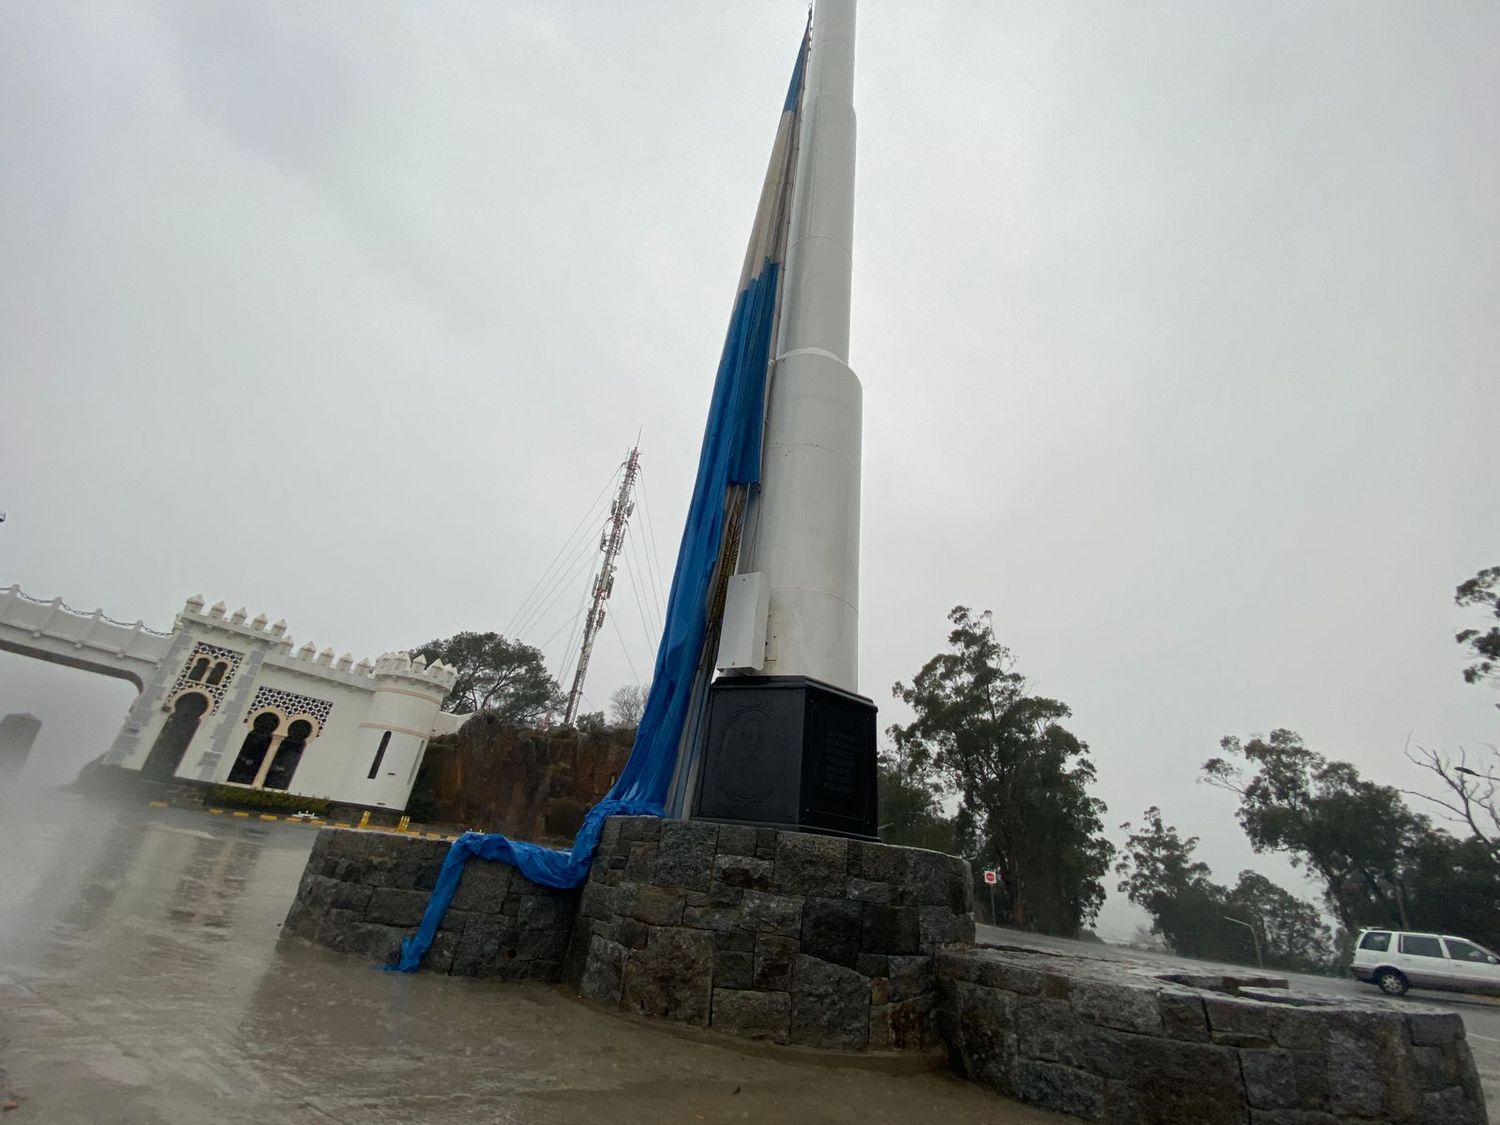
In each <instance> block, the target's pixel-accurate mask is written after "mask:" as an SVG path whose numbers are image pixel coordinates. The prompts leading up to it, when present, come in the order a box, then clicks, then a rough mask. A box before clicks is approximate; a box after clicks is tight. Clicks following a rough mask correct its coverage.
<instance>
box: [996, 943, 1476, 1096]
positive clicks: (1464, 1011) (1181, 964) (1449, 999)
mask: <svg viewBox="0 0 1500 1125" xmlns="http://www.w3.org/2000/svg"><path fill="white" fill-rule="evenodd" d="M979 940H980V941H981V942H989V943H993V944H996V945H1019V946H1025V947H1028V948H1032V949H1046V950H1056V951H1057V952H1060V953H1071V954H1076V955H1078V956H1083V957H1104V958H1108V959H1110V960H1118V961H1156V962H1159V963H1160V964H1161V965H1163V966H1164V967H1170V968H1174V969H1175V968H1193V969H1197V970H1198V971H1200V972H1201V971H1202V970H1203V969H1204V968H1205V967H1207V968H1212V969H1222V970H1224V971H1225V972H1231V973H1243V972H1245V971H1246V969H1245V966H1244V965H1215V964H1214V963H1212V962H1207V961H1192V960H1188V959H1186V958H1182V957H1173V956H1170V955H1168V954H1164V953H1143V952H1141V951H1139V950H1135V949H1121V948H1118V947H1116V946H1111V945H1099V944H1098V943H1096V942H1087V941H1069V940H1068V939H1066V938H1054V937H1044V936H1041V935H1038V934H1028V933H1021V932H1019V931H1016V930H1006V929H1002V928H1000V927H999V926H980V927H979ZM1274 975H1275V976H1282V977H1286V978H1287V983H1288V985H1289V986H1290V987H1291V988H1294V989H1297V990H1299V991H1304V992H1312V993H1316V994H1318V995H1323V996H1357V997H1360V998H1361V999H1365V1000H1371V999H1375V1000H1378V999H1380V998H1381V992H1380V990H1379V989H1377V988H1376V987H1375V986H1374V985H1369V984H1361V983H1360V982H1359V981H1357V980H1354V979H1353V978H1352V977H1319V976H1311V975H1308V974H1306V973H1280V972H1276V973H1274ZM1407 997H1408V998H1409V999H1410V1000H1412V1001H1417V1002H1420V1003H1422V1004H1427V1005H1431V1006H1432V1007H1436V1008H1442V1009H1445V1010H1447V1011H1452V1012H1457V1013H1458V1014H1459V1015H1460V1016H1462V1017H1463V1021H1464V1030H1465V1032H1466V1034H1467V1036H1468V1039H1469V1049H1470V1050H1471V1051H1473V1053H1474V1063H1475V1065H1476V1066H1478V1068H1479V1077H1480V1078H1481V1080H1482V1081H1483V1082H1484V1094H1485V1101H1486V1102H1487V1103H1488V1106H1489V1111H1490V1118H1491V1119H1492V1120H1494V1121H1497V1122H1500V999H1497V998H1492V997H1487V996H1462V995H1458V994H1456V993H1452V992H1429V991H1426V990H1424V989H1415V988H1414V989H1412V990H1411V991H1410V992H1409V993H1407ZM1406 1002H1407V1000H1405V999H1403V1000H1388V1001H1387V1003H1390V1004H1393V1005H1400V1004H1403V1003H1406Z"/></svg>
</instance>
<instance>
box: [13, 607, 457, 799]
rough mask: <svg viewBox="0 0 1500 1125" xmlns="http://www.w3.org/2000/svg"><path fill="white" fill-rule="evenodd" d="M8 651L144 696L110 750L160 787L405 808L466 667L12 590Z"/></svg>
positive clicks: (232, 623)
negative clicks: (155, 618) (180, 785)
mask: <svg viewBox="0 0 1500 1125" xmlns="http://www.w3.org/2000/svg"><path fill="white" fill-rule="evenodd" d="M0 650H5V651H10V652H14V653H17V654H19V655H24V656H33V657H37V658H39V659H42V660H48V661H51V662H54V663H60V664H67V665H70V666H73V667H76V668H82V669H85V670H88V671H95V672H101V673H103V674H105V675H112V676H117V677H120V678H123V679H127V680H129V681H131V682H132V683H133V684H135V685H136V687H137V688H139V689H140V695H139V696H138V697H137V698H136V700H135V702H134V703H133V704H132V705H131V707H130V711H129V713H128V714H127V715H126V717H125V723H124V725H123V726H122V727H121V729H120V732H119V733H118V734H117V735H116V736H115V739H114V743H113V745H112V746H111V747H110V749H109V750H108V752H107V753H106V754H105V755H104V757H103V759H102V761H103V763H104V764H106V765H113V766H119V767H121V768H123V769H127V770H135V771H139V772H140V773H141V774H142V775H143V776H145V777H149V778H152V779H155V780H158V781H172V780H180V781H188V782H199V783H210V784H220V785H234V786H244V787H246V788H248V789H261V790H271V791H280V792H284V793H292V794H297V795H300V796H304V797H322V798H327V799H330V800H333V801H338V802H342V803H348V804H353V805H363V806H365V807H369V808H387V809H395V810H399V809H403V808H405V806H406V802H407V799H408V797H409V796H410V795H411V788H412V783H413V782H414V781H415V780H416V776H417V770H418V768H419V767H420V766H421V764H422V756H423V754H424V753H425V752H426V749H427V743H428V740H429V739H430V738H432V737H433V736H434V735H438V734H447V733H451V732H452V731H455V730H457V729H458V727H459V726H460V725H461V724H462V723H463V721H464V720H465V719H467V718H468V716H467V715H452V714H449V713H447V712H444V711H442V710H441V707H442V703H443V700H444V698H445V697H446V696H447V695H448V692H449V691H450V690H451V689H452V687H453V683H454V680H455V679H456V673H455V671H454V670H453V668H452V667H450V666H449V665H447V664H444V663H442V662H441V661H437V662H434V663H432V664H428V663H427V662H426V661H425V660H424V659H422V658H421V657H420V656H419V657H417V658H416V659H415V660H413V659H412V658H411V657H410V656H409V655H408V654H406V653H404V652H394V653H386V654H385V655H384V656H381V657H379V658H378V659H376V660H375V661H374V662H373V663H371V662H370V661H369V660H361V661H360V662H359V663H357V664H356V663H354V660H353V657H352V656H350V655H349V654H348V653H345V654H344V655H343V656H339V657H335V656H334V652H333V649H331V648H324V649H323V650H322V651H317V650H316V648H315V647H314V646H313V645H312V644H311V643H308V644H303V645H301V646H300V647H297V646H295V643H294V642H293V640H292V638H291V637H289V636H288V635H287V626H286V622H285V621H277V622H276V623H275V624H267V619H266V615H265V614H260V615H259V616H257V617H255V618H254V619H253V620H251V619H249V615H248V614H247V613H246V611H245V610H244V609H237V610H235V611H234V612H233V613H226V611H225V607H224V603H223V602H218V603H216V604H215V605H213V606H211V607H209V608H208V609H207V610H205V609H204V607H203V598H202V597H198V596H194V597H191V598H189V599H188V600H187V603H186V604H185V605H184V606H183V608H182V612H181V613H179V614H178V615H177V619H176V621H175V622H174V623H173V628H172V630H171V632H169V633H159V632H155V631H153V630H150V629H146V628H145V627H144V626H143V625H142V624H141V623H140V622H136V623H135V624H134V625H133V626H131V625H125V624H123V623H120V622H115V621H111V620H110V619H109V618H107V617H104V616H103V615H102V614H101V613H99V612H98V611H95V612H94V613H93V614H82V613H78V612H77V611H74V610H71V609H69V608H68V607H67V606H65V605H63V604H62V601H61V600H60V599H54V600H53V601H50V602H44V601H39V600H37V599H33V598H30V597H28V596H27V595H25V594H23V593H21V591H20V588H19V587H14V586H13V587H11V588H10V589H8V590H0Z"/></svg>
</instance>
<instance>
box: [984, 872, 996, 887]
mask: <svg viewBox="0 0 1500 1125" xmlns="http://www.w3.org/2000/svg"><path fill="white" fill-rule="evenodd" d="M984 881H985V882H986V883H988V884H989V885H990V886H992V887H993V886H994V885H995V884H996V883H998V882H999V881H1000V876H998V875H996V874H995V873H994V872H993V871H986V872H985V873H984Z"/></svg>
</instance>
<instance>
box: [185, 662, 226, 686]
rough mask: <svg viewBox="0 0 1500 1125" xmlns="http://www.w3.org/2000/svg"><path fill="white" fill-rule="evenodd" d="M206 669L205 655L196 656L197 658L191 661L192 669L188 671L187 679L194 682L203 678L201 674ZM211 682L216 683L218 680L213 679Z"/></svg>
mask: <svg viewBox="0 0 1500 1125" xmlns="http://www.w3.org/2000/svg"><path fill="white" fill-rule="evenodd" d="M207 671H208V657H206V656H200V657H198V659H197V660H196V661H194V663H193V670H192V671H191V672H189V673H188V679H190V680H193V681H194V682H197V681H200V680H202V679H203V674H204V673H205V672H207ZM213 682H214V683H218V682H219V681H218V680H214V681H213Z"/></svg>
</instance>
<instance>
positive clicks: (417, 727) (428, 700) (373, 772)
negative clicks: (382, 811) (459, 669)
mask: <svg viewBox="0 0 1500 1125" xmlns="http://www.w3.org/2000/svg"><path fill="white" fill-rule="evenodd" d="M374 679H375V693H374V696H373V698H372V699H371V701H370V708H369V710H368V711H367V712H366V715H365V721H364V722H362V723H360V731H359V741H358V746H359V752H357V753H356V754H355V755H354V761H353V766H352V769H351V773H350V775H349V781H348V785H347V786H346V787H345V789H346V791H347V792H350V793H358V794H359V797H358V798H357V799H358V800H359V802H360V803H361V804H366V805H381V806H384V807H386V808H393V809H399V808H405V807H406V799H407V797H409V796H410V795H411V787H412V782H413V781H415V780H416V777H417V769H418V767H419V766H420V765H421V763H422V755H423V753H424V752H425V751H426V749H427V739H428V737H429V736H430V735H431V733H432V726H433V722H434V721H435V720H436V718H437V715H438V712H439V711H440V710H441V709H442V705H443V700H444V699H445V698H446V697H447V695H448V692H449V691H450V690H452V687H453V683H454V681H455V680H456V679H457V673H456V672H455V671H454V670H453V669H452V668H451V667H449V666H448V665H446V664H444V663H442V662H441V661H434V662H433V663H432V664H428V663H427V662H426V660H425V659H424V658H423V657H421V656H418V657H417V659H416V660H413V659H412V658H411V656H410V655H408V654H407V653H404V652H388V653H386V654H385V655H384V656H381V657H380V658H379V659H378V660H376V661H375V667H374Z"/></svg>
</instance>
